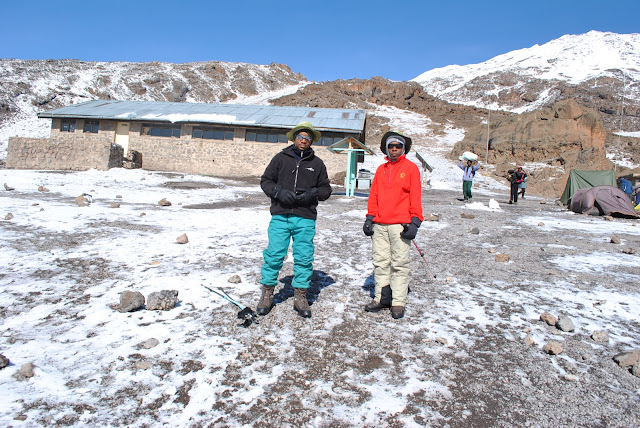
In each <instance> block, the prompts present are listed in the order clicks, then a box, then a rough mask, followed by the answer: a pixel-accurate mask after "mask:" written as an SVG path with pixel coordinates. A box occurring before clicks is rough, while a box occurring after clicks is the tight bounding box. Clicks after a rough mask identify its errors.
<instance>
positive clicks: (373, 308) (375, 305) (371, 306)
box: [364, 300, 391, 312]
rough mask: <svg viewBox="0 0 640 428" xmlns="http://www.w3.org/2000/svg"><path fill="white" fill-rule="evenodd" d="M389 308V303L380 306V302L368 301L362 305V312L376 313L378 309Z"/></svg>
mask: <svg viewBox="0 0 640 428" xmlns="http://www.w3.org/2000/svg"><path fill="white" fill-rule="evenodd" d="M390 307H391V303H389V304H388V305H385V304H382V303H380V302H376V301H375V300H372V301H370V302H369V303H367V304H366V305H364V310H365V311H367V312H378V311H380V309H389V308H390Z"/></svg>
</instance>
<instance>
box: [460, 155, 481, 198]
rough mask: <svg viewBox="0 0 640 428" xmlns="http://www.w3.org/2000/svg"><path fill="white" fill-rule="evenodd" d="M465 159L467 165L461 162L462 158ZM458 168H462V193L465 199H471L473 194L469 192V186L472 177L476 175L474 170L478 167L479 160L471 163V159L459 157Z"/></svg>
mask: <svg viewBox="0 0 640 428" xmlns="http://www.w3.org/2000/svg"><path fill="white" fill-rule="evenodd" d="M463 159H465V160H466V161H467V165H463V164H462V160H463ZM458 168H460V169H461V170H462V195H463V197H464V200H465V201H471V198H473V195H472V194H471V188H472V187H473V177H475V176H476V172H477V171H478V170H479V169H480V162H477V163H476V165H473V161H471V160H470V159H466V158H463V157H460V160H459V161H458Z"/></svg>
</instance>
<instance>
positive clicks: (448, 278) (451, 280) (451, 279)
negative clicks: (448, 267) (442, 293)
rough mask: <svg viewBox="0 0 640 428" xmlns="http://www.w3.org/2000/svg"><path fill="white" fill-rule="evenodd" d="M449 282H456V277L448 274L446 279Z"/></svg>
mask: <svg viewBox="0 0 640 428" xmlns="http://www.w3.org/2000/svg"><path fill="white" fill-rule="evenodd" d="M446 281H447V282H455V278H454V277H452V276H448V277H447V279H446Z"/></svg>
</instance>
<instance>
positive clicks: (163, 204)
mask: <svg viewBox="0 0 640 428" xmlns="http://www.w3.org/2000/svg"><path fill="white" fill-rule="evenodd" d="M158 205H160V206H161V207H170V206H171V202H169V201H167V198H162V199H160V201H159V202H158Z"/></svg>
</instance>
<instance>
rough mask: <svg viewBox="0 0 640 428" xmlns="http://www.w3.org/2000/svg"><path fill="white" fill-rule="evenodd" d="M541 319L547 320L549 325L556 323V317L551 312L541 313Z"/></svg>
mask: <svg viewBox="0 0 640 428" xmlns="http://www.w3.org/2000/svg"><path fill="white" fill-rule="evenodd" d="M540 319H541V320H542V321H544V322H546V323H547V324H548V325H556V317H554V316H553V315H551V314H550V313H549V312H545V313H544V314H542V315H540Z"/></svg>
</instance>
